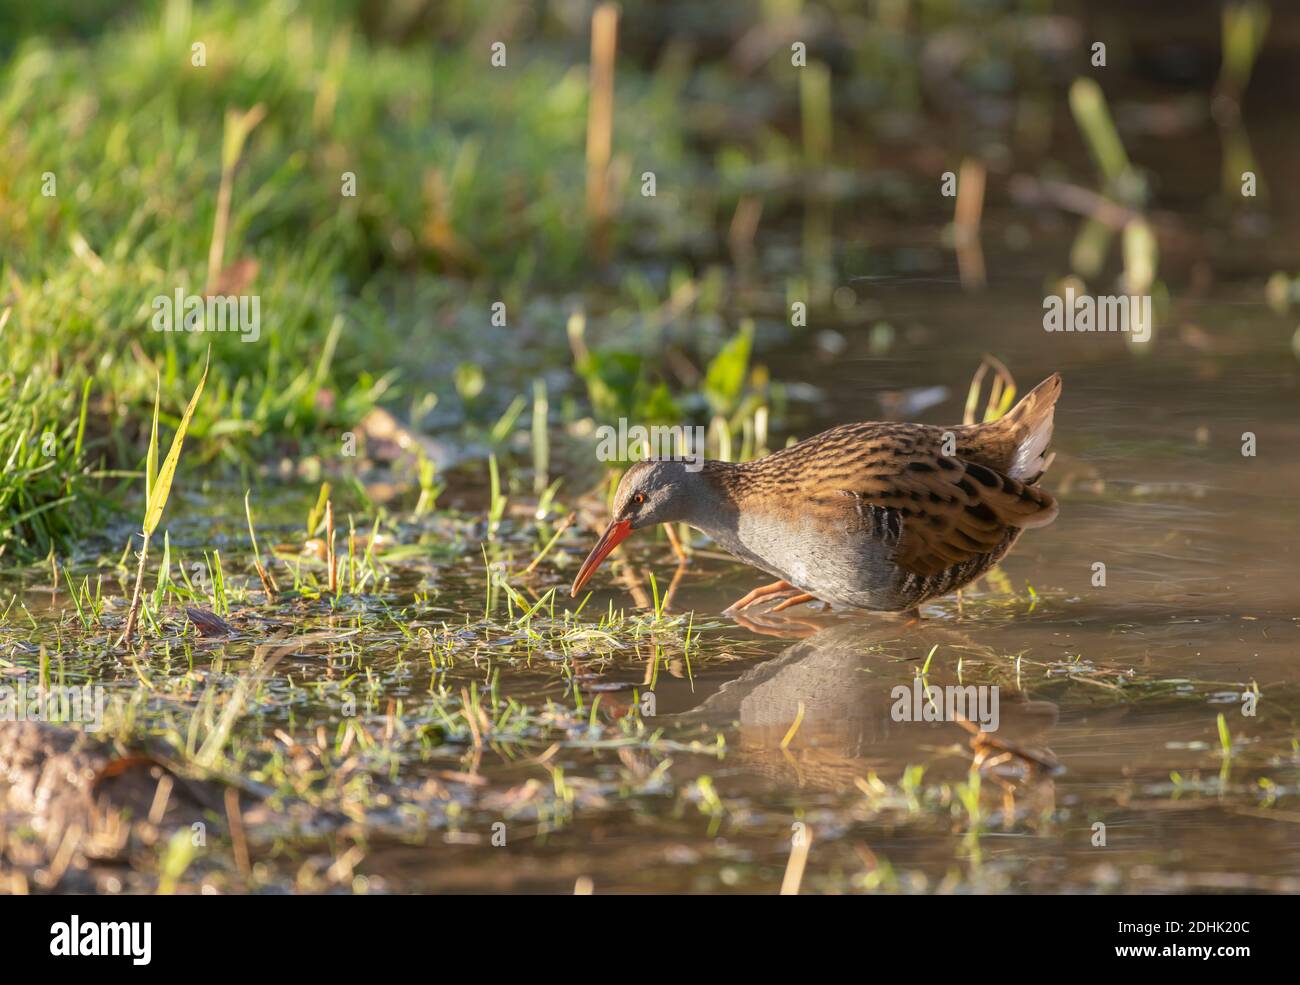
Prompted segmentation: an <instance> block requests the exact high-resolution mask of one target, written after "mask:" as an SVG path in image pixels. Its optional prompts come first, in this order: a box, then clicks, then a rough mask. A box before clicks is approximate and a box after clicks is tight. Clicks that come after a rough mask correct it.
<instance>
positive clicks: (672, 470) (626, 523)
mask: <svg viewBox="0 0 1300 985" xmlns="http://www.w3.org/2000/svg"><path fill="white" fill-rule="evenodd" d="M690 464H691V463H690V462H688V461H670V460H667V459H665V460H661V461H660V460H656V461H649V462H637V463H636V464H635V465H633V466H632V467H631V468H630V469H628V470H627V471H626V472H624V473H623V478H622V480H621V481H620V482H619V484H618V490H617V491H616V492H615V493H614V519H613V520H611V521H610V524H609V526H608V527H606V528H605V532H604V533H603V534H601V535H600V540H598V541H596V546H595V547H593V548H592V549H591V553H590V554H588V555H587V560H585V561H583V562H582V567H581V568H579V569H578V576H577V577H576V578H575V579H574V580H573V590H572V592H571V593H570V594H571V595H574V596H576V595H577V594H578V592H580V591H581V590H582V586H583V585H585V584H587V581H588V580H589V579H590V578H591V576H592V574H593V573H594V572H595V570H596V569H597V568H598V567H600V562H602V561H604V560H605V558H606V557H608V556H609V554H610V552H611V551H613V550H614V548H616V547H617V546H618V545H619V544H621V543H623V541H624V540H626V539H627V537H628V535H629V534H631V533H632V531H633V530H640V529H641V528H643V527H653V526H654V525H655V524H658V523H674V522H676V521H678V520H687V519H689V518H690V517H689V512H690V508H691V504H692V503H693V502H694V499H695V493H696V490H697V488H698V485H699V482H700V472H699V470H698V468H697V469H696V470H694V471H692V470H691V469H690V468H689V467H688V466H689V465H690Z"/></svg>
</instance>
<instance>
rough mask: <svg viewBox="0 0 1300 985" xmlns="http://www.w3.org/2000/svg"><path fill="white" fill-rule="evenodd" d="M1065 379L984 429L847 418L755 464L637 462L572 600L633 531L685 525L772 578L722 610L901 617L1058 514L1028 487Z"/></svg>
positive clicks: (1041, 460)
mask: <svg viewBox="0 0 1300 985" xmlns="http://www.w3.org/2000/svg"><path fill="white" fill-rule="evenodd" d="M1060 395H1061V377H1060V374H1053V375H1052V376H1050V377H1049V378H1048V379H1046V380H1044V381H1043V382H1042V383H1040V384H1038V386H1036V387H1035V388H1034V389H1033V390H1032V391H1030V393H1028V394H1026V396H1025V398H1024V399H1023V400H1021V401H1020V403H1018V404H1017V405H1016V406H1015V407H1014V408H1013V409H1012V410H1011V412H1010V413H1008V414H1007V415H1006V416H1005V417H1003V418H1001V419H1000V420H997V421H992V422H989V423H987V424H971V425H957V426H953V427H947V428H943V427H934V426H931V425H927V424H896V423H888V422H870V423H865V424H842V425H840V426H839V427H834V428H831V429H830V430H829V431H823V432H822V433H821V434H818V435H815V436H814V437H811V438H808V439H807V440H805V441H801V442H799V443H798V444H797V445H792V446H790V447H789V448H786V449H783V450H782V451H778V452H776V453H775V454H772V455H768V456H767V457H766V458H761V459H758V460H757V461H753V462H734V463H733V462H715V461H707V460H706V461H704V462H703V464H702V465H700V464H699V463H698V462H697V463H692V462H689V461H676V460H655V461H646V462H637V463H636V464H635V465H633V466H632V467H631V468H629V469H628V470H627V472H626V473H625V474H624V476H623V479H622V481H621V482H620V483H619V485H618V491H617V492H616V493H615V496H614V519H613V521H612V522H611V523H610V525H609V526H608V527H607V528H606V529H605V532H604V533H603V534H602V535H601V537H600V540H599V541H597V542H596V546H595V547H594V548H593V549H592V551H591V554H590V555H588V557H587V560H586V561H584V562H583V564H582V567H581V568H580V569H579V571H578V576H577V578H575V579H574V582H573V591H572V594H573V595H575V596H576V595H577V594H578V592H579V590H581V589H582V587H583V586H584V585H585V584H586V583H587V581H588V580H589V579H590V578H591V575H592V573H593V572H594V571H595V570H596V568H597V567H599V565H600V563H601V561H603V560H604V559H605V558H606V557H607V556H608V555H609V553H610V552H611V551H612V550H614V548H615V547H617V546H618V545H619V544H620V543H622V542H623V540H624V539H626V538H627V536H628V535H629V534H630V533H631V532H632V531H633V530H639V529H641V528H643V527H649V526H653V525H654V524H657V523H676V522H681V521H684V522H686V523H688V524H690V525H691V526H692V527H695V528H696V529H697V530H700V531H702V532H704V533H705V534H707V535H708V536H709V537H710V538H712V540H713V541H714V542H715V543H717V544H718V545H720V546H721V547H722V548H724V549H725V550H726V551H728V552H729V553H731V554H732V555H734V556H735V557H737V558H738V559H740V560H741V561H744V562H745V563H746V564H751V565H753V566H754V567H756V568H760V569H762V570H763V571H766V572H768V573H769V574H770V575H772V576H773V577H775V578H777V579H778V580H777V581H775V582H773V583H772V584H770V585H764V586H763V587H761V588H756V589H754V591H752V592H750V593H749V594H748V595H746V596H745V597H744V598H742V599H740V600H738V601H737V602H736V603H735V604H734V605H732V606H731V607H730V609H729V610H728V611H731V610H736V609H743V608H745V607H746V606H748V605H752V604H753V603H754V602H756V601H758V600H759V599H762V598H768V597H783V598H784V599H785V600H784V601H783V602H782V603H781V605H779V606H777V607H776V609H774V610H773V611H777V610H779V609H783V608H786V607H787V606H791V605H798V604H800V603H802V602H811V601H815V600H817V599H820V600H822V601H825V602H829V603H831V604H832V605H833V606H847V607H851V608H859V609H873V610H879V611H885V612H903V611H908V610H912V609H915V608H916V607H917V606H918V605H920V604H921V603H923V602H925V601H927V600H929V599H933V598H937V597H939V596H941V595H946V594H948V593H949V592H954V591H956V590H957V589H959V588H961V587H962V586H963V585H966V584H969V583H970V582H971V581H972V580H974V579H975V578H977V577H979V576H980V575H981V574H983V573H984V572H985V571H987V570H988V569H989V568H991V567H992V566H993V565H994V564H996V563H997V562H998V561H999V560H1000V559H1001V558H1002V557H1003V556H1004V555H1005V554H1006V553H1007V551H1009V550H1010V549H1011V547H1012V545H1013V544H1015V542H1016V540H1017V538H1019V536H1020V532H1021V531H1022V530H1025V529H1028V528H1032V527H1042V526H1045V525H1046V524H1049V523H1051V522H1052V520H1054V519H1055V518H1056V512H1057V507H1056V500H1054V499H1053V498H1052V497H1051V496H1050V495H1048V494H1047V493H1046V492H1044V491H1043V490H1042V489H1039V488H1038V487H1037V486H1036V485H1035V483H1037V482H1038V480H1039V478H1040V477H1041V476H1042V474H1043V473H1044V472H1045V471H1046V470H1047V467H1048V465H1050V464H1051V460H1052V456H1050V455H1049V454H1048V452H1047V446H1048V444H1049V443H1050V442H1051V439H1052V411H1053V408H1054V407H1055V406H1056V401H1057V398H1058V397H1060Z"/></svg>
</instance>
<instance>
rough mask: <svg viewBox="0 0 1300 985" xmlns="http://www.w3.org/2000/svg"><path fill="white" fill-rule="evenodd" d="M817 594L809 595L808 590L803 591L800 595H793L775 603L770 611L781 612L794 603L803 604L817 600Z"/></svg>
mask: <svg viewBox="0 0 1300 985" xmlns="http://www.w3.org/2000/svg"><path fill="white" fill-rule="evenodd" d="M816 601H817V596H815V595H809V594H808V593H807V592H801V593H800V594H798V595H792V596H791V597H790V598H788V599H786V600H785V601H784V602H782V603H781V604H780V605H774V606H773V607H772V609H771V610H770V611H772V612H780V611H781V610H782V609H788V608H790V606H792V605H803V604H804V603H805V602H816Z"/></svg>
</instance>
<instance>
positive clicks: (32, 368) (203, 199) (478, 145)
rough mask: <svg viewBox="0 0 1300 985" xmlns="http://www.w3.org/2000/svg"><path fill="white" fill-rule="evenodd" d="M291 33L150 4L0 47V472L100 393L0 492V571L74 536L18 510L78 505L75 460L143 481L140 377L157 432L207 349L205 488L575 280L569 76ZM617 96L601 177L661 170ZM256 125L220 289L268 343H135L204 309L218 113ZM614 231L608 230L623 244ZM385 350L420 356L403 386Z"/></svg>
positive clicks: (347, 37) (242, 11)
mask: <svg viewBox="0 0 1300 985" xmlns="http://www.w3.org/2000/svg"><path fill="white" fill-rule="evenodd" d="M466 9H467V8H465V7H462V6H459V5H457V6H455V7H454V9H448V11H446V12H445V16H446V17H448V18H449V19H451V20H454V19H455V18H456V17H463V16H465V11H466ZM288 10H289V8H287V7H286V6H285V5H279V4H266V5H253V6H249V5H245V4H240V3H234V2H218V3H212V4H203V5H198V4H195V5H191V4H190V3H188V2H186V0H169V2H165V3H144V4H139V5H137V6H135V7H133V8H130V9H129V11H128V13H126V14H124V15H122V16H119V17H116V18H114V19H112V20H110V21H108V22H107V23H108V24H109V25H110V26H108V27H107V28H106V29H101V30H102V33H94V32H93V31H89V30H84V31H83V30H76V29H73V30H72V34H73V35H74V37H68V36H66V35H64V34H60V33H58V32H55V33H54V34H53V35H52V36H49V37H47V36H43V35H42V33H41V32H42V31H48V30H52V29H53V28H52V25H51V24H50V23H47V22H44V21H42V20H41V19H39V18H37V19H34V20H25V21H18V22H15V24H14V30H13V32H12V34H10V33H7V32H5V31H4V29H3V24H0V36H5V37H7V38H13V39H14V40H11V41H9V42H8V43H7V46H6V48H0V59H3V60H0V241H2V242H4V243H5V250H4V253H3V256H2V257H0V285H3V286H0V320H4V321H7V325H6V327H5V329H4V331H3V332H0V359H3V361H4V365H5V367H6V369H7V371H8V372H9V373H10V374H12V375H11V376H9V377H7V378H6V382H7V384H8V386H7V388H8V390H9V391H10V392H11V394H16V395H17V398H18V399H17V400H14V399H12V398H11V399H10V400H9V401H6V406H5V409H4V411H3V412H0V415H2V416H0V445H3V446H5V447H8V448H13V447H14V445H15V443H19V444H21V445H22V446H23V447H22V449H20V457H22V458H24V460H26V459H28V458H30V457H31V455H32V454H33V452H32V450H31V449H32V447H33V446H32V442H33V440H34V438H35V437H37V436H38V435H39V434H44V433H45V432H46V431H50V430H53V431H54V432H55V433H56V434H59V435H63V434H65V433H66V432H67V431H68V429H69V428H70V427H74V426H75V425H76V422H77V414H78V404H77V402H76V397H77V396H79V395H80V393H81V386H82V384H83V383H84V381H86V380H88V379H93V381H94V389H93V391H92V394H91V401H92V403H91V414H90V434H89V436H88V444H87V445H86V446H83V447H81V448H79V449H78V450H76V451H75V452H74V451H73V450H72V449H67V448H62V447H61V448H60V450H59V452H58V454H56V455H55V456H54V457H55V459H56V464H55V466H54V467H51V468H49V469H47V470H46V471H45V472H43V473H42V475H43V476H44V478H42V479H41V480H40V481H38V482H24V483H23V485H24V491H23V492H22V493H18V492H16V491H14V490H13V489H12V488H11V487H12V486H14V485H16V483H17V480H15V479H12V478H10V477H6V478H5V480H3V481H4V483H5V485H4V486H0V497H2V498H0V538H3V539H4V541H5V542H6V543H8V544H9V545H11V546H10V553H11V555H14V554H17V555H21V556H25V557H40V556H43V555H44V553H45V552H47V551H48V549H49V546H50V544H51V543H55V544H58V545H59V546H60V548H63V547H66V546H67V543H68V539H67V538H68V536H69V535H70V534H74V533H76V532H78V531H84V530H85V529H86V527H87V519H86V513H85V512H84V508H83V512H82V513H78V512H76V511H67V516H66V518H62V519H60V520H58V521H54V520H51V519H50V518H48V517H46V518H45V519H37V517H41V516H43V515H44V514H41V513H37V514H32V513H31V511H32V510H33V509H36V510H44V511H46V512H48V511H49V510H50V509H52V507H51V506H50V504H53V503H56V502H59V501H60V500H62V499H63V498H64V497H65V496H72V497H74V498H80V497H81V495H82V492H83V488H82V487H83V483H81V482H74V481H71V480H70V478H69V477H70V476H74V475H82V474H83V473H84V471H85V468H86V465H87V462H88V461H90V460H91V458H90V457H88V456H87V454H86V453H87V451H88V450H89V449H92V448H93V449H94V450H95V452H96V455H102V456H104V458H105V459H106V460H107V461H108V462H109V463H110V465H112V466H113V467H116V468H122V467H125V468H132V467H136V466H137V464H138V463H139V462H140V456H141V455H142V453H143V451H144V448H145V446H146V444H147V441H148V435H147V433H146V427H145V426H146V424H147V422H148V420H149V409H150V406H151V404H152V397H153V384H154V379H155V376H159V377H161V381H162V390H163V405H164V406H179V405H182V404H183V403H184V400H185V399H186V397H187V396H188V394H189V393H190V392H192V391H193V389H194V387H195V385H196V384H197V381H198V376H199V373H200V370H201V364H202V352H203V350H204V349H205V348H206V347H207V346H208V344H209V343H210V344H211V345H212V352H213V365H212V375H211V379H210V380H209V386H208V392H207V394H206V395H205V398H204V401H203V406H202V407H201V408H200V409H199V411H198V412H197V413H196V415H195V418H194V421H193V424H192V428H191V433H192V435H193V436H194V438H195V444H194V446H195V451H194V457H195V458H196V459H197V460H198V463H199V464H202V463H203V462H204V461H210V460H213V459H218V458H220V459H224V460H226V461H227V462H234V461H237V460H240V459H244V460H251V459H256V458H258V457H261V456H265V454H266V453H267V452H269V451H272V450H275V449H283V448H285V447H294V446H298V447H304V446H305V447H308V448H318V447H324V448H330V447H331V446H332V447H334V448H337V445H338V435H339V434H341V433H342V432H344V431H348V430H352V429H354V428H355V427H356V425H357V422H358V421H359V420H360V419H361V417H362V416H363V415H364V413H365V412H366V411H367V410H368V409H369V408H370V407H371V406H373V405H374V404H375V403H376V402H378V401H380V400H383V399H386V398H392V397H394V396H396V391H395V390H394V386H395V385H396V384H398V383H399V382H402V383H405V384H406V385H407V386H408V388H410V391H411V392H412V393H413V394H414V393H416V390H415V388H414V387H415V384H416V383H419V384H420V385H422V386H425V385H427V383H425V382H424V381H423V379H421V377H422V376H423V375H424V373H421V372H420V371H421V369H424V372H425V373H427V374H436V371H437V369H438V367H439V363H440V353H441V352H442V351H443V350H444V349H445V348H446V345H445V343H446V342H447V341H448V339H449V337H451V336H452V334H453V333H459V332H461V331H462V329H463V327H465V325H466V324H467V323H468V324H470V325H472V324H474V323H475V322H476V321H477V320H478V315H477V313H470V314H468V315H466V316H462V314H461V312H462V310H464V309H465V308H466V306H471V308H472V309H474V308H476V309H478V310H485V309H486V305H487V302H486V301H485V300H483V299H484V298H485V297H503V298H505V299H506V300H507V301H508V302H518V301H519V299H520V298H521V292H522V291H523V290H524V289H525V287H526V286H527V285H529V284H531V283H533V282H535V281H537V280H540V279H543V278H544V279H546V280H547V281H548V282H554V281H555V280H556V279H559V280H565V279H568V280H570V281H571V280H573V279H574V278H576V277H578V276H580V275H581V274H582V273H583V270H584V263H585V260H586V249H587V247H586V241H587V240H586V235H585V228H584V223H583V219H582V211H581V208H580V207H579V208H577V209H575V208H574V203H575V199H574V195H573V193H572V190H573V189H574V188H580V187H581V183H582V180H583V169H584V140H585V127H586V76H585V73H584V72H583V70H582V69H583V67H584V65H583V55H582V53H581V52H580V51H565V50H558V49H556V48H555V47H554V46H553V45H534V46H527V45H523V44H520V45H518V46H517V48H516V49H515V50H514V51H513V52H512V54H511V57H510V61H509V67H508V69H506V70H500V71H497V72H496V74H494V70H493V69H491V68H490V66H488V64H487V61H486V56H485V54H484V53H483V52H478V51H476V50H474V49H472V48H471V47H469V46H466V45H463V44H455V45H451V44H449V45H446V46H445V47H443V46H437V47H434V48H433V49H431V48H430V46H429V45H428V44H427V43H426V44H421V45H410V44H408V45H400V46H399V45H393V44H389V43H386V42H383V41H372V40H370V39H368V38H367V36H366V35H364V34H363V33H362V32H361V31H359V30H357V28H356V24H355V23H354V22H353V21H352V20H351V19H350V18H349V17H348V16H347V14H348V12H347V10H346V7H345V5H338V4H327V3H315V4H305V5H303V7H301V8H298V9H296V10H294V11H292V12H286V11H288ZM67 23H68V24H76V23H80V22H79V21H75V20H74V19H73V17H72V15H71V13H69V15H68V19H67ZM83 37H84V39H83ZM195 42H202V43H203V44H204V45H205V46H206V52H205V55H206V64H205V65H203V66H195V65H193V64H192V63H191V57H192V51H191V45H192V44H193V43H195ZM618 96H619V110H620V113H619V118H618V128H619V130H618V138H619V144H620V148H621V149H622V152H623V153H630V154H634V155H636V156H638V157H641V158H645V159H653V160H656V161H659V162H662V164H661V166H667V165H669V164H670V163H671V162H672V161H673V160H675V159H676V157H677V156H678V154H679V152H680V151H679V148H678V147H677V144H676V140H677V137H676V134H677V129H676V128H675V127H673V126H672V125H671V123H672V115H671V114H672V111H673V107H672V103H671V100H670V99H669V98H667V96H666V95H665V94H664V93H662V92H659V91H657V90H655V89H654V88H653V87H652V86H651V85H650V84H649V83H648V82H645V81H643V80H641V79H639V78H638V76H637V74H636V73H635V71H634V70H628V71H626V72H624V73H623V74H622V75H620V81H619V92H618ZM254 106H261V107H262V108H263V109H264V110H265V118H264V119H263V120H262V121H261V122H260V123H259V124H258V125H257V126H256V127H255V128H253V129H251V130H250V132H249V133H248V134H247V137H246V141H245V143H244V146H243V148H242V153H240V154H239V155H238V163H237V166H236V167H233V168H229V167H228V171H229V174H230V178H231V180H230V194H229V202H230V205H229V221H228V228H227V232H226V235H225V237H224V244H223V245H224V249H223V250H222V251H221V254H222V262H221V264H220V267H226V266H229V265H230V264H233V263H235V262H238V261H252V262H255V263H256V265H257V273H256V276H255V278H254V279H253V280H252V281H251V282H250V283H249V284H248V285H247V286H246V287H244V288H243V291H244V292H245V293H249V294H256V295H258V296H259V298H260V303H261V316H262V326H261V338H260V340H259V341H257V342H251V343H250V342H245V341H243V340H241V338H240V337H239V336H238V335H235V334H215V333H202V334H187V333H183V332H176V333H160V332H155V331H153V330H151V327H150V319H151V316H152V308H151V303H152V299H153V298H155V297H156V296H158V295H167V296H170V295H172V294H173V292H174V291H176V290H177V289H181V290H183V291H184V292H185V293H186V294H200V293H202V292H203V290H204V285H205V284H206V283H207V282H208V281H207V278H208V266H209V253H210V251H211V248H212V245H213V237H214V227H215V226H217V225H218V222H217V220H218V215H219V212H220V207H219V199H220V195H219V189H220V188H221V186H222V174H223V150H222V148H223V139H224V137H225V135H226V134H227V122H226V114H227V112H228V111H243V110H248V109H251V108H252V107H254ZM226 156H227V158H228V159H227V161H226V164H227V165H228V166H229V165H230V164H231V163H232V162H231V160H230V159H229V158H230V155H229V153H227V155H226ZM345 173H350V174H352V175H355V179H356V194H355V197H351V196H345V195H344V194H343V193H342V192H343V183H344V177H343V176H344V174H345ZM46 191H49V192H53V194H44V192H46ZM579 201H580V200H579ZM641 218H642V219H644V216H642V217H641ZM633 219H634V216H632V215H631V214H630V212H628V213H625V214H623V215H622V216H620V217H618V220H617V221H616V225H615V230H614V232H615V236H616V237H617V238H621V237H622V236H624V235H625V234H626V232H627V230H628V229H630V228H631V226H632V222H633ZM521 307H522V305H521V304H520V305H518V306H515V311H516V312H518V311H519V310H520V308H521ZM398 347H400V348H401V349H402V350H403V351H406V352H410V353H412V354H414V355H415V357H416V359H415V361H414V365H413V364H412V361H410V360H408V361H405V362H404V363H403V364H402V365H403V368H405V369H407V370H408V371H413V372H410V373H408V378H407V379H406V380H404V381H403V380H400V376H399V373H398V371H397V370H396V369H395V368H394V367H395V365H397V361H395V360H394V359H393V358H392V355H393V352H394V351H395V349H397V348H398ZM420 360H423V361H424V366H423V367H421V366H420V365H419V362H420ZM446 369H447V367H445V366H444V367H443V371H444V372H445V371H446ZM412 377H414V380H413V379H412ZM20 381H22V383H21V388H22V392H21V393H18V392H17V391H18V389H19V382H20ZM169 423H171V424H173V425H174V424H175V420H174V419H172V420H171V421H170V422H169ZM24 467H26V468H29V469H31V468H34V467H35V466H34V463H32V462H27V463H26V465H25V466H24Z"/></svg>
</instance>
